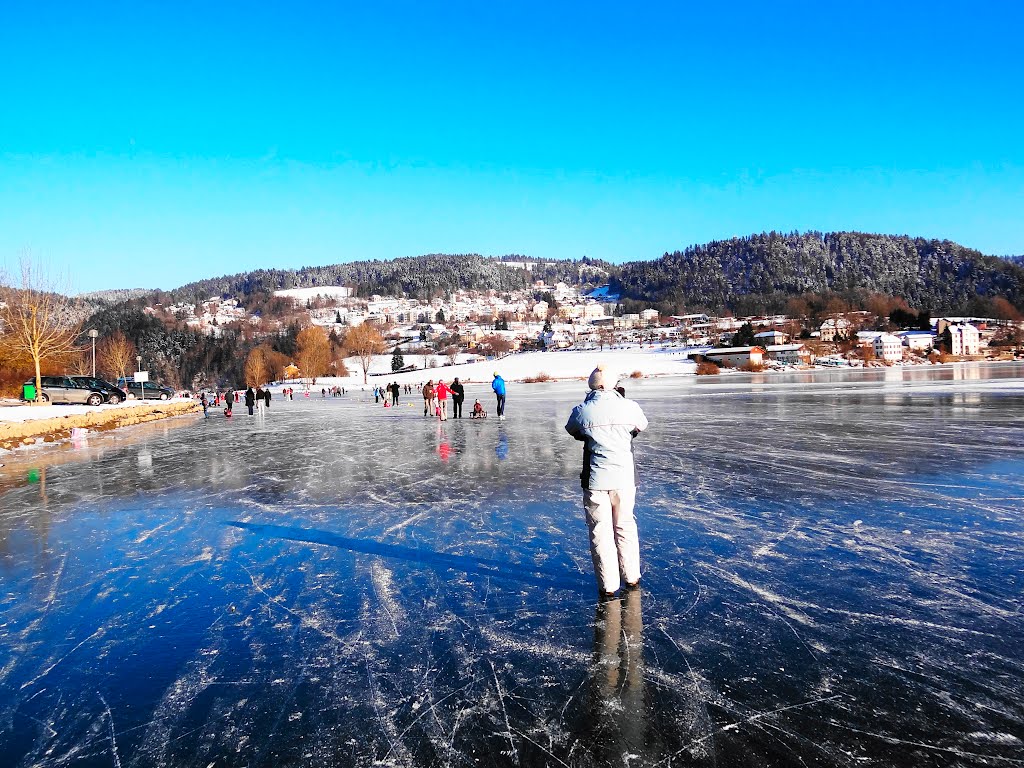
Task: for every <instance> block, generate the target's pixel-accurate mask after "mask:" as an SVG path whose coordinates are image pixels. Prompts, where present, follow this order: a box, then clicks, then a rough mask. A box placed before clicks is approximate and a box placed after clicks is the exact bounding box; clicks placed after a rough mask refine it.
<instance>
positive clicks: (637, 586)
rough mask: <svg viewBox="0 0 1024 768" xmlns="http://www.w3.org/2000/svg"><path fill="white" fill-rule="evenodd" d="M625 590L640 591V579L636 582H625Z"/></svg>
mask: <svg viewBox="0 0 1024 768" xmlns="http://www.w3.org/2000/svg"><path fill="white" fill-rule="evenodd" d="M626 589H629V590H634V589H640V579H637V580H636V581H627V582H626Z"/></svg>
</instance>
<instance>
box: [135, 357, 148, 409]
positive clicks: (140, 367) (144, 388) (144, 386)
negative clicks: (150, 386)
mask: <svg viewBox="0 0 1024 768" xmlns="http://www.w3.org/2000/svg"><path fill="white" fill-rule="evenodd" d="M135 362H136V363H137V364H138V366H139V373H142V355H136V356H135ZM141 384H142V400H143V402H145V400H146V382H144V381H143V382H141Z"/></svg>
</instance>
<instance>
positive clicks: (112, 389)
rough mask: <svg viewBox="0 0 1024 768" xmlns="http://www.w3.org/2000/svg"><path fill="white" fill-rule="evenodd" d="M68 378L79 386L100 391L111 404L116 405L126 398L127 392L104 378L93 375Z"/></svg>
mask: <svg viewBox="0 0 1024 768" xmlns="http://www.w3.org/2000/svg"><path fill="white" fill-rule="evenodd" d="M68 378H70V379H71V380H72V381H73V382H75V383H76V384H78V385H79V386H80V387H90V388H92V389H93V390H95V391H97V392H102V393H103V395H104V397H106V399H107V402H108V403H110V404H111V405H117V404H118V403H121V402H124V401H125V400H127V399H128V393H127V392H126V391H125V390H123V389H121V388H120V387H117V386H115V385H113V384H111V383H110V382H109V381H105V380H104V379H97V378H96V377H95V376H69V377H68Z"/></svg>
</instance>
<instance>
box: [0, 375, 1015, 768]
mask: <svg viewBox="0 0 1024 768" xmlns="http://www.w3.org/2000/svg"><path fill="white" fill-rule="evenodd" d="M585 373H586V372H581V375H584V374H585ZM793 379H799V380H800V381H799V382H797V381H793ZM626 386H627V388H628V389H629V392H628V394H629V396H630V397H632V398H634V399H636V400H637V401H638V402H639V403H640V404H641V405H642V407H643V408H644V410H645V412H646V413H647V415H648V417H649V419H650V421H651V428H650V430H649V432H647V433H645V434H644V435H642V436H641V437H640V438H638V439H637V441H636V443H635V451H636V458H637V463H638V467H639V472H640V477H641V487H640V491H639V494H638V503H637V510H638V520H639V526H640V536H641V553H642V557H643V562H644V579H643V588H642V590H640V591H638V592H634V593H629V594H628V595H627V596H626V597H625V598H624V599H623V600H620V601H614V602H611V603H607V604H605V605H601V606H599V605H598V604H597V600H596V587H595V585H594V579H593V574H592V566H591V563H590V556H589V551H588V549H587V539H586V528H585V525H584V523H583V519H582V510H581V492H580V488H579V479H578V474H579V470H580V459H581V447H580V444H578V443H576V442H575V441H573V440H572V439H571V438H570V437H569V436H568V435H566V434H565V432H564V431H563V429H562V426H563V424H564V423H565V420H566V417H567V415H568V412H569V410H570V409H571V407H572V405H574V404H575V403H577V402H579V400H580V399H581V398H582V396H583V394H584V387H583V384H579V383H578V384H571V385H570V384H538V385H515V384H513V385H510V390H509V404H508V412H507V413H508V420H507V421H505V422H498V421H497V420H496V419H494V418H493V402H492V399H491V397H490V394H489V390H488V389H487V388H486V387H484V386H477V387H473V388H470V390H469V392H468V395H469V401H470V402H472V398H473V397H475V396H480V397H481V400H482V401H483V402H484V404H485V407H487V408H488V410H490V411H491V412H492V418H490V419H487V420H486V421H483V422H474V421H470V420H468V419H466V420H463V421H455V420H449V421H448V422H446V423H443V424H441V423H439V422H437V421H435V420H433V419H425V418H424V417H423V416H422V406H421V401H420V400H418V399H417V398H416V397H409V396H406V397H403V401H402V403H401V404H400V406H399V407H398V408H397V409H383V408H381V407H379V406H374V405H373V400H372V397H370V398H367V396H366V395H365V394H351V393H350V394H349V396H347V397H346V398H339V399H321V398H320V397H319V395H317V396H315V397H313V398H310V399H308V400H306V399H297V400H295V401H294V402H289V403H286V402H282V401H281V400H280V399H276V400H274V401H273V403H272V405H271V408H270V412H269V414H267V415H266V416H264V417H253V418H249V417H247V416H245V415H244V409H239V410H236V415H235V416H234V417H233V418H232V419H231V420H228V419H225V418H223V416H220V415H218V416H216V417H212V416H211V418H210V419H208V420H202V419H201V418H200V419H190V418H184V419H178V420H175V421H173V422H158V423H156V424H150V425H145V426H142V427H138V428H133V429H132V430H122V431H120V432H114V433H105V434H102V435H99V436H95V437H92V438H90V440H89V441H88V443H87V444H82V445H78V446H64V447H59V448H47V449H41V450H33V451H28V452H20V453H18V454H16V455H10V456H8V457H6V458H5V459H3V460H4V461H6V462H7V465H6V466H5V467H2V468H0V585H2V590H0V766H58V765H74V766H110V765H115V766H163V765H169V766H179V765H180V766H202V767H203V768H206V767H207V766H279V765H288V766H290V765H308V766H329V765H337V766H371V765H395V766H477V765H481V766H489V765H501V766H504V765H508V766H598V765H602V766H603V765H629V766H655V765H661V766H670V765H671V766H684V765H686V766H689V765H692V766H729V767H730V768H731V767H732V766H860V765H878V766H989V765H990V766H1014V765H1024V611H1022V600H1024V597H1022V594H1024V540H1022V533H1024V522H1022V509H1024V473H1022V470H1024V439H1022V438H1024V366H1021V365H1013V364H1010V365H1005V364H1004V365H992V366H984V365H973V366H958V367H947V368H943V369H942V370H939V371H936V370H931V369H922V370H916V369H915V370H899V369H886V370H872V371H855V372H839V371H837V372H822V373H818V374H806V375H805V374H794V375H792V376H790V377H788V379H787V378H784V377H780V376H768V377H756V376H755V377H751V376H745V377H741V376H736V377H721V380H715V379H714V378H713V377H707V378H702V379H699V380H698V379H695V378H690V379H685V380H671V381H670V380H650V381H643V382H639V383H636V382H626ZM485 395H486V397H485ZM409 402H411V403H412V406H411V407H410V406H408V405H407V403H409Z"/></svg>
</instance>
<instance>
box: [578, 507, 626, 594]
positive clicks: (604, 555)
mask: <svg viewBox="0 0 1024 768" xmlns="http://www.w3.org/2000/svg"><path fill="white" fill-rule="evenodd" d="M635 504H636V488H635V487H628V488H618V489H616V490H614V491H587V490H585V491H583V508H584V509H585V510H586V513H587V528H589V529H590V555H591V557H593V558H594V574H595V575H596V576H597V586H598V588H599V589H600V590H601V591H602V592H606V593H607V592H615V591H616V590H618V588H619V587H620V586H621V582H620V576H621V577H622V578H624V579H625V580H626V581H627V582H630V583H634V582H636V581H637V580H638V579H639V578H640V538H639V536H638V535H637V532H636V518H634V517H633V507H634V505H635Z"/></svg>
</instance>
